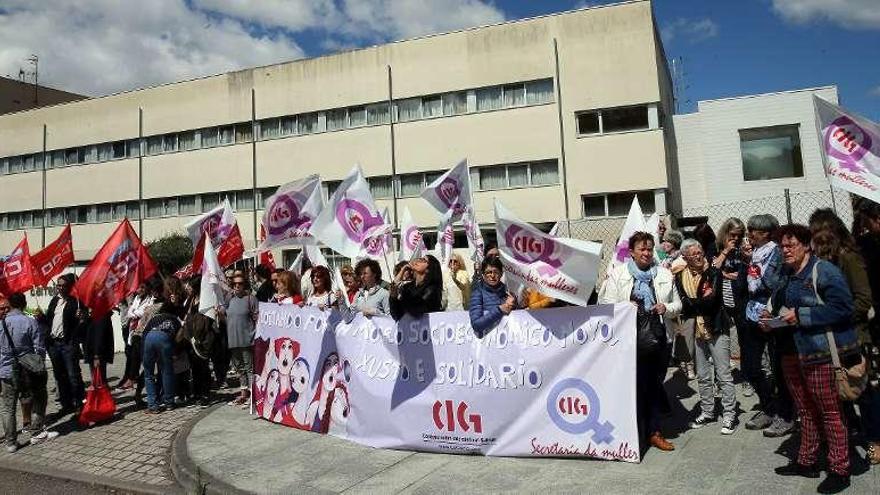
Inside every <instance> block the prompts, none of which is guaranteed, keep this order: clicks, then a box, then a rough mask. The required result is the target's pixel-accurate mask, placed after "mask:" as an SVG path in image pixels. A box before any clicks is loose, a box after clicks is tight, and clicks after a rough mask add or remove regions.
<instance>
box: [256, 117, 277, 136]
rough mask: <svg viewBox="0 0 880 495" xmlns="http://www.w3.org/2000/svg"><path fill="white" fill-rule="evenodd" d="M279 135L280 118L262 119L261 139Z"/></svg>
mask: <svg viewBox="0 0 880 495" xmlns="http://www.w3.org/2000/svg"><path fill="white" fill-rule="evenodd" d="M278 135H279V120H278V119H266V120H261V121H260V139H272V138H276V137H278Z"/></svg>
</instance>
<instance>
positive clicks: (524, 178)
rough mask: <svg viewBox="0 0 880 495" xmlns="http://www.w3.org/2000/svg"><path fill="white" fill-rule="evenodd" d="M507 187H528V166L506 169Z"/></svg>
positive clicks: (515, 166)
mask: <svg viewBox="0 0 880 495" xmlns="http://www.w3.org/2000/svg"><path fill="white" fill-rule="evenodd" d="M507 185H508V187H522V186H527V185H529V166H528V164H524V165H511V166H509V167H507Z"/></svg>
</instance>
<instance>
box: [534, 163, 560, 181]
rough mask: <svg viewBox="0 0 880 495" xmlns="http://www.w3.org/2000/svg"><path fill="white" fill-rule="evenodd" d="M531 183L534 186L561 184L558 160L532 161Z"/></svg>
mask: <svg viewBox="0 0 880 495" xmlns="http://www.w3.org/2000/svg"><path fill="white" fill-rule="evenodd" d="M529 184H531V185H533V186H546V185H549V184H559V165H558V164H557V162H556V160H547V161H543V162H535V163H530V164H529Z"/></svg>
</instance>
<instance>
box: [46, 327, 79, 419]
mask: <svg viewBox="0 0 880 495" xmlns="http://www.w3.org/2000/svg"><path fill="white" fill-rule="evenodd" d="M47 351H48V354H49V359H50V360H51V361H52V374H53V375H55V384H56V386H57V387H58V402H60V403H61V407H62V408H64V409H76V408H79V407H82V402H83V399H85V398H86V391H85V386H84V384H83V379H82V371H81V369H80V367H79V360H80V359H81V354H80V351H79V345H78V344H73V343H64V342H61V341H53V342H51V343H50V344H49V345H48V349H47Z"/></svg>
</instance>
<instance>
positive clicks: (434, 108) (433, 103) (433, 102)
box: [422, 95, 443, 119]
mask: <svg viewBox="0 0 880 495" xmlns="http://www.w3.org/2000/svg"><path fill="white" fill-rule="evenodd" d="M442 115H443V99H442V98H441V97H440V95H431V96H425V97H424V98H422V117H424V118H426V119H427V118H430V117H440V116H442Z"/></svg>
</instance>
